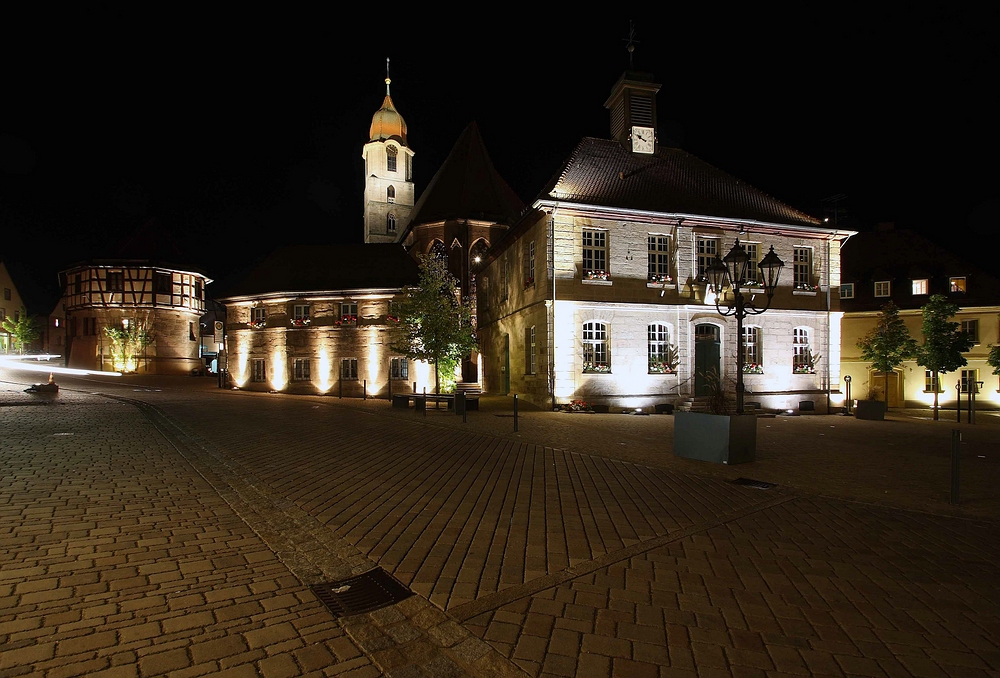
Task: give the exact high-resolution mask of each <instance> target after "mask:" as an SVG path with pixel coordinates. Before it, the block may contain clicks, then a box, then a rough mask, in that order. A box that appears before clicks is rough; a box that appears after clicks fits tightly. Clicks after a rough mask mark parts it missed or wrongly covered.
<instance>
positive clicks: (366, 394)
mask: <svg viewBox="0 0 1000 678" xmlns="http://www.w3.org/2000/svg"><path fill="white" fill-rule="evenodd" d="M362 385H363V387H364V389H365V400H368V380H367V379H365V380H363V381H362Z"/></svg>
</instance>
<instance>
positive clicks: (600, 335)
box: [583, 322, 611, 374]
mask: <svg viewBox="0 0 1000 678" xmlns="http://www.w3.org/2000/svg"><path fill="white" fill-rule="evenodd" d="M583 371H584V373H589V374H594V373H598V374H599V373H604V372H610V371H611V347H610V346H609V344H608V326H607V325H606V324H604V323H601V322H589V323H584V324H583Z"/></svg>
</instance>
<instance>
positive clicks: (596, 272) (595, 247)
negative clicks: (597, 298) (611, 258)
mask: <svg viewBox="0 0 1000 678" xmlns="http://www.w3.org/2000/svg"><path fill="white" fill-rule="evenodd" d="M607 275H608V234H607V232H605V231H594V230H590V229H584V231H583V276H584V278H591V279H606V277H607Z"/></svg>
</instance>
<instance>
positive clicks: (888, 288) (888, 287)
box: [875, 280, 892, 298]
mask: <svg viewBox="0 0 1000 678" xmlns="http://www.w3.org/2000/svg"><path fill="white" fill-rule="evenodd" d="M891 296H892V281H891V280H876V281H875V297H876V298H886V297H891Z"/></svg>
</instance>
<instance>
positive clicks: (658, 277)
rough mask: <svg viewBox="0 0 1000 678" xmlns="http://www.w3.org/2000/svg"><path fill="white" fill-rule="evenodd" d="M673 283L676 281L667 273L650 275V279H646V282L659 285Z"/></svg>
mask: <svg viewBox="0 0 1000 678" xmlns="http://www.w3.org/2000/svg"><path fill="white" fill-rule="evenodd" d="M673 281H674V278H673V276H671V275H667V274H666V273H650V274H649V277H648V278H647V279H646V282H651V283H654V284H655V283H659V284H661V285H662V284H667V283H672V282H673Z"/></svg>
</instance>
